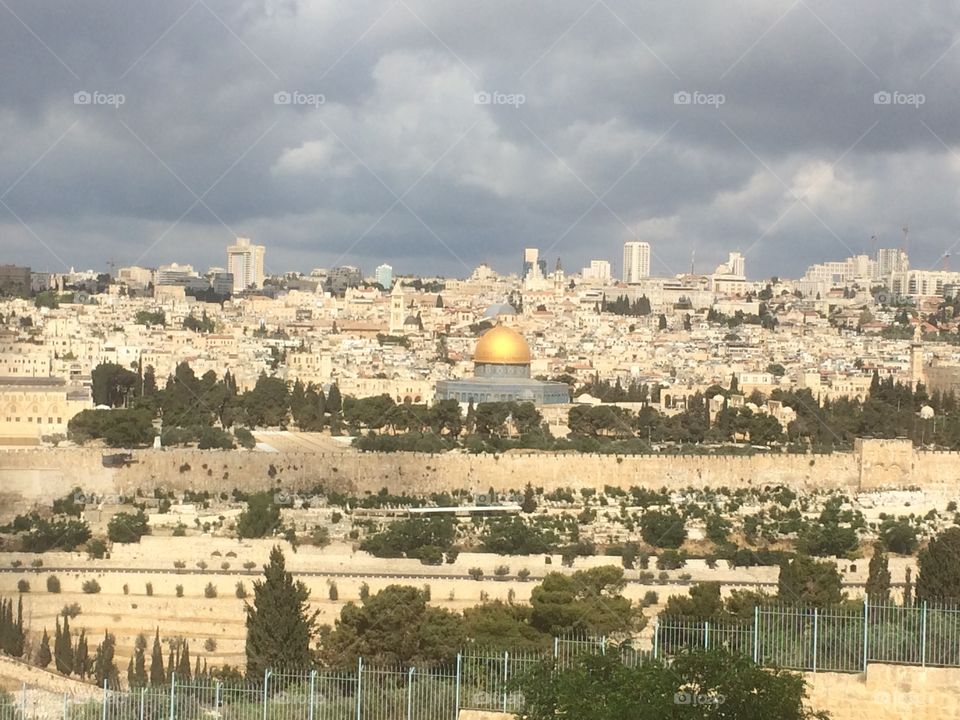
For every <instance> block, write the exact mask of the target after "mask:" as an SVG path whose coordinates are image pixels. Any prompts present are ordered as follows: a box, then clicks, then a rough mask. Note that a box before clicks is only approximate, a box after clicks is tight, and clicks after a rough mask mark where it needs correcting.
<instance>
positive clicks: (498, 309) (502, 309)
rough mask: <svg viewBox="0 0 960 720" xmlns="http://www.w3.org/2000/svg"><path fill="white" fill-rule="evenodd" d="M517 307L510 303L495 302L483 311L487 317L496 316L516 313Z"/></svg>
mask: <svg viewBox="0 0 960 720" xmlns="http://www.w3.org/2000/svg"><path fill="white" fill-rule="evenodd" d="M516 314H517V309H516V308H515V307H514V306H513V305H510V304H508V303H494V304H493V305H491V306H490V307H488V308H487V309H486V310H484V312H483V316H484V317H485V318H495V317H498V316H500V315H516Z"/></svg>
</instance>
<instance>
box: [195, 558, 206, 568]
mask: <svg viewBox="0 0 960 720" xmlns="http://www.w3.org/2000/svg"><path fill="white" fill-rule="evenodd" d="M197 567H198V568H200V569H201V570H206V569H207V561H206V560H201V561H200V562H198V563H197Z"/></svg>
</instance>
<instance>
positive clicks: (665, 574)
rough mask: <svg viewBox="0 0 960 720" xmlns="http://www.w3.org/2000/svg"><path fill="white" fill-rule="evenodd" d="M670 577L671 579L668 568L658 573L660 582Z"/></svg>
mask: <svg viewBox="0 0 960 720" xmlns="http://www.w3.org/2000/svg"><path fill="white" fill-rule="evenodd" d="M669 579H670V573H668V572H667V571H666V570H661V571H660V572H659V573H658V574H657V580H659V581H660V582H666V581H667V580H669Z"/></svg>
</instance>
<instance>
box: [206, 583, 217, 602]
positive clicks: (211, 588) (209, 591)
mask: <svg viewBox="0 0 960 720" xmlns="http://www.w3.org/2000/svg"><path fill="white" fill-rule="evenodd" d="M203 596H204V597H205V598H215V597H216V596H217V586H216V585H214V584H213V583H212V582H208V583H207V586H206V587H205V588H204V589H203Z"/></svg>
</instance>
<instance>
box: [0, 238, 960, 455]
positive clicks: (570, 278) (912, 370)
mask: <svg viewBox="0 0 960 720" xmlns="http://www.w3.org/2000/svg"><path fill="white" fill-rule="evenodd" d="M264 254H265V251H264V248H263V246H261V245H254V244H252V242H251V241H250V240H247V239H244V238H238V239H237V241H236V242H235V243H234V244H232V245H230V246H229V248H228V249H227V267H226V268H210V269H209V270H208V272H206V273H204V274H202V275H201V274H199V273H197V272H196V271H195V270H194V269H193V268H192V267H191V266H189V265H178V264H170V265H166V266H162V267H159V268H156V269H146V268H137V267H130V268H121V269H119V271H117V272H116V273H114V274H113V277H112V278H109V277H108V278H104V276H103V275H102V274H99V273H93V272H89V271H88V272H86V273H83V272H80V273H63V274H57V275H46V276H43V275H41V276H40V277H38V274H37V273H33V272H31V270H30V269H29V268H16V267H12V266H0V291H2V292H3V297H4V298H5V299H0V316H2V324H0V442H4V441H6V442H8V443H9V442H36V441H39V439H40V438H42V437H49V436H56V435H62V434H63V433H65V432H66V424H67V422H68V421H69V419H70V417H72V416H73V415H74V414H76V412H79V411H80V410H81V409H83V408H85V407H92V400H91V397H90V376H91V372H92V370H93V369H94V368H95V367H96V366H97V365H98V364H100V363H104V362H112V363H117V364H120V365H122V366H124V367H128V368H131V369H134V370H142V369H143V368H146V367H148V366H151V367H152V368H153V369H154V371H155V373H156V376H157V378H159V382H160V384H161V386H162V384H163V379H164V378H165V377H166V376H168V375H170V374H171V373H172V372H173V370H174V368H175V367H176V365H177V364H178V363H180V362H183V361H186V362H189V363H190V365H191V367H192V368H193V369H194V370H195V372H196V373H197V375H201V374H203V373H205V372H207V371H213V372H215V373H217V375H218V376H219V375H222V374H223V373H224V372H226V371H227V370H229V371H230V372H231V374H232V375H233V376H234V377H235V378H236V380H237V383H238V386H239V387H240V389H241V390H243V389H247V388H250V387H252V386H253V385H254V384H255V382H256V380H257V377H258V376H259V375H260V373H261V372H268V373H275V374H277V375H278V376H280V377H283V378H285V379H287V380H289V381H291V382H292V381H295V380H298V379H299V380H301V381H303V382H304V383H311V382H312V383H316V384H320V385H324V386H329V385H330V384H333V383H336V384H337V385H338V387H339V388H340V390H341V392H342V393H343V394H346V395H354V396H369V395H379V394H388V395H389V396H390V397H392V398H394V399H395V400H396V401H398V402H404V401H406V402H415V403H429V402H432V401H434V400H436V399H444V398H447V399H455V400H458V401H460V402H463V403H467V402H470V401H474V402H484V401H488V400H497V399H520V400H531V401H533V402H535V403H538V404H543V405H550V406H556V407H557V409H558V410H559V409H560V407H561V406H564V405H566V404H567V403H568V402H569V396H568V394H567V387H568V386H567V385H566V381H569V380H570V379H571V378H573V379H574V380H575V381H576V382H579V383H587V382H589V381H592V380H593V379H594V378H597V377H599V378H601V379H604V380H609V381H610V382H611V383H615V382H617V381H619V382H620V384H621V386H624V387H625V386H628V385H629V384H631V383H638V384H647V385H648V386H650V387H653V386H658V387H660V388H661V392H660V394H659V400H658V401H657V402H656V404H657V405H658V407H659V408H660V409H661V410H663V411H664V412H668V413H669V412H675V411H678V410H680V409H683V407H684V406H685V404H686V401H687V398H689V397H690V396H691V395H693V394H694V393H696V392H702V391H704V390H705V389H706V388H708V387H710V386H711V385H714V384H722V385H728V384H729V382H730V379H731V377H733V376H736V377H737V378H738V384H739V386H740V388H741V390H742V391H744V392H745V393H747V394H749V393H750V392H751V391H752V390H754V389H756V390H760V391H762V392H764V393H766V394H769V393H770V392H771V391H772V390H774V389H775V388H778V387H781V388H809V389H810V390H811V391H812V392H813V393H814V395H815V396H816V397H819V398H821V399H822V398H825V397H836V396H841V395H847V396H860V397H862V396H863V395H865V394H866V392H867V390H868V388H869V385H870V380H871V377H872V375H873V373H874V371H877V372H878V373H880V374H881V375H882V376H893V377H895V378H897V379H900V380H904V381H910V382H916V381H917V380H925V381H926V382H928V384H930V385H936V386H937V387H938V388H939V389H952V388H954V387H960V371H958V370H957V366H958V365H960V350H958V349H957V345H955V344H953V343H950V342H944V341H942V340H943V339H944V338H946V337H948V336H949V335H950V334H954V335H955V334H956V333H957V331H958V325H957V323H958V320H957V319H956V318H954V317H953V316H952V312H948V313H943V312H941V313H940V316H941V320H940V321H939V322H938V323H937V325H931V324H930V322H929V318H930V317H931V316H932V315H935V314H937V313H938V308H940V306H941V304H942V303H943V302H944V295H949V294H950V293H951V291H952V288H953V287H954V286H955V284H960V277H954V275H960V274H955V273H948V275H949V277H946V276H944V277H940V273H946V271H938V272H937V273H934V274H930V273H928V272H927V271H912V270H910V269H909V262H908V259H907V257H906V254H905V253H903V252H902V251H899V250H882V251H880V252H879V253H878V255H877V257H876V258H862V257H857V258H850V259H848V260H847V261H843V262H841V263H824V264H821V265H817V266H813V267H811V268H810V269H809V270H808V271H807V273H806V274H805V275H804V276H803V277H802V278H801V279H799V280H796V281H791V280H780V279H774V280H765V281H752V280H748V278H747V277H746V268H745V262H744V258H743V256H742V255H741V254H740V253H736V252H733V253H730V255H729V257H728V258H727V260H726V261H725V262H724V263H721V264H720V265H719V266H718V267H717V268H716V270H715V271H714V272H713V273H710V274H695V273H693V272H690V273H684V274H679V275H674V276H671V277H655V276H651V275H650V274H649V273H650V255H651V249H650V246H649V244H647V243H642V242H633V241H631V242H629V243H627V244H626V246H625V247H624V265H623V268H622V278H621V279H620V280H617V279H615V276H614V272H613V268H612V267H611V264H610V263H609V262H608V261H606V260H594V261H591V263H590V265H589V266H588V267H587V268H584V271H583V272H581V273H572V274H570V275H567V274H566V273H565V272H564V270H563V268H562V265H561V263H560V262H559V261H557V263H556V265H555V266H554V268H553V269H549V266H548V263H547V262H546V260H544V259H543V258H542V257H540V253H539V251H538V250H537V249H534V248H528V249H526V250H524V252H523V264H522V267H521V270H522V274H512V275H502V274H499V273H497V272H496V271H494V270H493V269H492V268H490V267H488V266H486V265H481V266H480V267H478V268H476V269H475V270H474V271H473V272H472V273H471V274H470V276H469V277H466V278H463V279H442V278H404V277H401V278H396V277H395V276H394V272H393V268H392V267H391V266H390V265H386V264H383V265H380V266H379V267H377V268H376V271H375V274H374V275H373V276H372V277H365V276H364V275H363V273H362V271H361V270H360V269H359V268H356V267H350V266H341V267H335V268H330V269H316V270H314V271H312V272H311V273H310V274H309V275H303V274H299V273H288V274H286V275H282V276H273V277H264V271H263V259H264ZM934 277H936V278H939V279H938V280H937V281H936V282H934V281H933V278H934ZM97 283H99V285H97ZM28 286H29V288H30V289H26V288H27V287H28ZM878 287H881V288H884V290H885V291H884V292H878V290H877V288H878ZM78 288H79V289H78ZM98 288H99V291H98ZM47 289H53V290H56V291H58V292H60V293H65V294H60V295H59V296H58V297H59V298H60V301H59V304H57V303H39V302H37V301H36V298H35V297H33V295H34V294H35V293H36V292H38V291H41V290H47ZM209 291H212V292H213V293H214V296H213V298H211V297H210V296H208V295H205V294H204V293H205V292H209ZM901 294H902V295H903V296H904V297H906V298H907V302H908V305H907V306H906V307H908V308H909V310H910V312H909V313H904V305H903V304H902V303H895V302H892V301H891V300H890V298H891V297H900V295H901ZM211 300H212V301H211ZM201 317H202V318H204V319H205V327H204V328H200V329H195V326H196V322H192V323H191V322H189V319H190V318H193V320H194V321H197V320H199V319H200V318H201ZM490 328H493V329H492V330H491V329H490ZM889 328H895V329H897V332H896V333H894V334H892V335H891V333H889V332H887V330H888V329H889ZM485 333H486V334H485ZM921 340H923V341H922V342H921ZM561 377H562V378H563V379H564V382H560V381H558V379H559V378H561ZM595 400H596V399H595V398H589V397H588V396H582V397H578V398H576V399H575V400H574V402H592V401H595ZM775 410H776V412H778V413H779V412H781V411H782V409H775Z"/></svg>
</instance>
